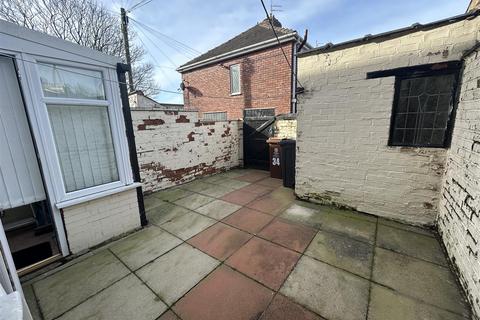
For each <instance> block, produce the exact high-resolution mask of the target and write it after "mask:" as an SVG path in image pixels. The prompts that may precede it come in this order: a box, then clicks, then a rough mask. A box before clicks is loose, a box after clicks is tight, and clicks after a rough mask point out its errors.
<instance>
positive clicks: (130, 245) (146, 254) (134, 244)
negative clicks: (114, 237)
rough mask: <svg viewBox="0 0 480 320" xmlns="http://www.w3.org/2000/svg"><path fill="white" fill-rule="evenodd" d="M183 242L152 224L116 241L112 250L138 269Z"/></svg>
mask: <svg viewBox="0 0 480 320" xmlns="http://www.w3.org/2000/svg"><path fill="white" fill-rule="evenodd" d="M181 243H182V240H180V239H179V238H177V237H174V236H172V235H171V234H169V233H168V232H166V231H163V230H162V229H160V228H158V227H155V226H151V227H148V228H145V229H143V230H140V231H138V232H136V233H135V234H133V235H131V236H129V237H127V238H125V239H122V240H121V241H119V242H117V243H115V244H114V245H112V246H111V247H110V250H111V251H112V252H113V253H114V254H115V255H116V256H117V257H118V258H119V259H120V260H122V261H123V262H124V263H125V264H126V265H127V266H128V267H129V268H130V269H131V270H136V269H138V268H140V267H141V266H143V265H145V264H147V263H148V262H150V261H152V260H154V259H155V258H158V257H159V256H161V255H162V254H164V253H165V252H167V251H169V250H170V249H172V248H174V247H176V246H178V245H179V244H181Z"/></svg>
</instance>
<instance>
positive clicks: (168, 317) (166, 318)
mask: <svg viewBox="0 0 480 320" xmlns="http://www.w3.org/2000/svg"><path fill="white" fill-rule="evenodd" d="M158 320H182V319H180V318H179V317H177V315H176V314H175V313H173V312H172V311H171V310H168V311H167V312H165V313H164V314H162V316H161V317H160V318H158Z"/></svg>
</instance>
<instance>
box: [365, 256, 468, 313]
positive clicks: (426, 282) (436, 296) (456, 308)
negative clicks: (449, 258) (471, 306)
mask: <svg viewBox="0 0 480 320" xmlns="http://www.w3.org/2000/svg"><path fill="white" fill-rule="evenodd" d="M372 279H373V281H375V282H377V283H380V284H382V285H385V286H388V287H390V288H393V289H395V290H396V291H398V292H399V293H401V294H404V295H407V296H409V297H412V298H415V299H418V300H422V301H424V302H426V303H430V304H433V305H434V306H437V307H440V308H443V309H446V310H449V311H452V312H455V313H459V314H464V315H466V314H468V308H467V307H466V305H465V302H464V301H463V298H462V295H461V293H460V290H459V288H458V286H457V283H456V281H455V278H454V276H453V274H452V273H451V272H450V270H449V269H448V268H445V267H442V266H439V265H436V264H433V263H429V262H426V261H423V260H419V259H416V258H412V257H409V256H406V255H403V254H399V253H395V252H392V251H389V250H385V249H382V248H375V258H374V265H373V276H372Z"/></svg>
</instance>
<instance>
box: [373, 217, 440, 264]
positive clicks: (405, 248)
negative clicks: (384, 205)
mask: <svg viewBox="0 0 480 320" xmlns="http://www.w3.org/2000/svg"><path fill="white" fill-rule="evenodd" d="M377 246H379V247H382V248H385V249H390V250H393V251H396V252H399V253H403V254H406V255H409V256H411V257H415V258H419V259H423V260H427V261H430V262H433V263H437V264H440V265H443V266H448V263H447V259H445V255H444V253H443V250H442V247H441V246H440V243H439V242H438V241H437V239H435V238H432V237H430V236H426V235H423V234H420V233H416V232H411V231H406V230H402V229H398V228H392V227H389V226H385V225H382V224H379V225H378V233H377Z"/></svg>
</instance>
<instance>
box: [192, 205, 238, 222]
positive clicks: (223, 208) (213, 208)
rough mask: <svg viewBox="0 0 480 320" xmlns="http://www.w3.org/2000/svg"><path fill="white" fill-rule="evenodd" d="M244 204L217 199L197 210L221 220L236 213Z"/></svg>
mask: <svg viewBox="0 0 480 320" xmlns="http://www.w3.org/2000/svg"><path fill="white" fill-rule="evenodd" d="M241 207H242V206H239V205H237V204H233V203H230V202H226V201H223V200H215V201H212V202H210V203H207V204H206V205H204V206H202V207H200V208H198V209H196V210H195V211H197V212H200V213H201V214H204V215H207V216H209V217H210V218H213V219H216V220H221V219H223V218H225V217H226V216H228V215H230V214H232V213H234V212H235V211H237V210H238V209H240V208H241Z"/></svg>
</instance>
